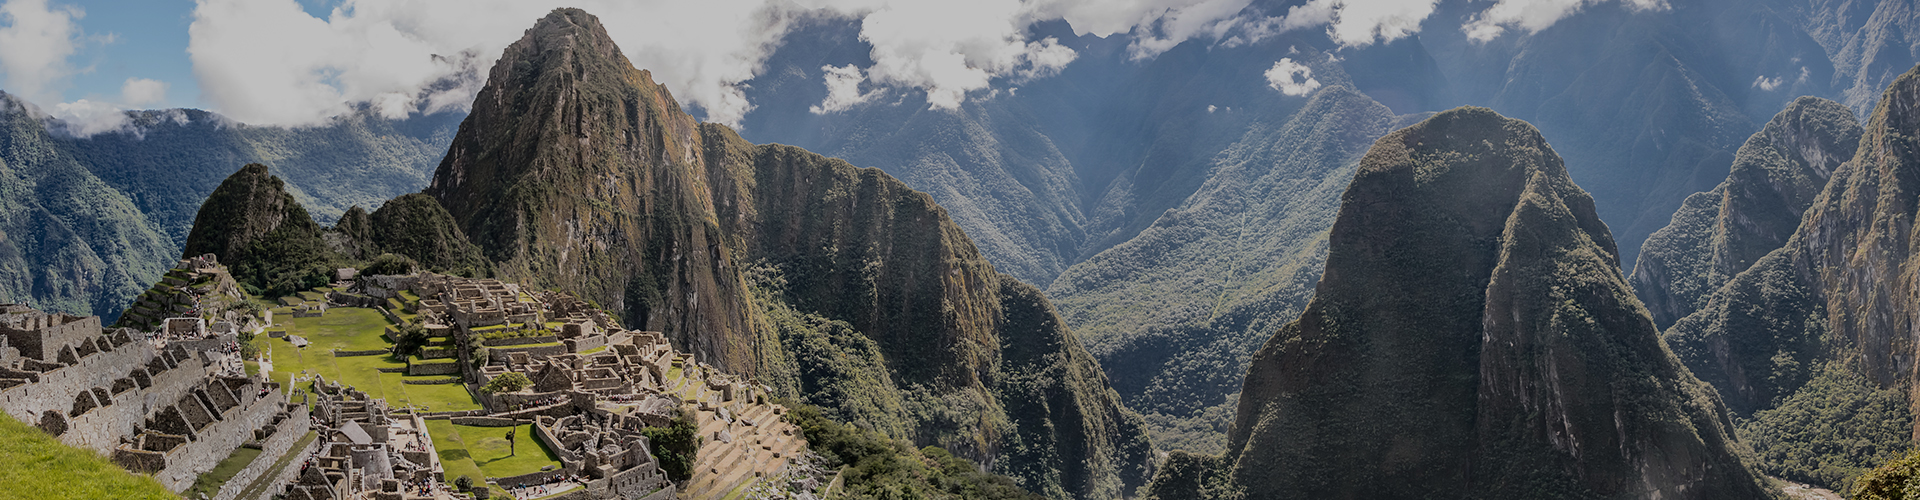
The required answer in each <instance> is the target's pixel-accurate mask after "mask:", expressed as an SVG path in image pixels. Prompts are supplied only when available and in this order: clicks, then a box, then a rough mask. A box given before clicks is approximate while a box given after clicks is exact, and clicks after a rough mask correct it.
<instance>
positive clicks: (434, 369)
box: [407, 358, 460, 375]
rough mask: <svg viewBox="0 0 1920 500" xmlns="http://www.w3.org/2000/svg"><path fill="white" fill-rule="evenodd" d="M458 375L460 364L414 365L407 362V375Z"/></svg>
mask: <svg viewBox="0 0 1920 500" xmlns="http://www.w3.org/2000/svg"><path fill="white" fill-rule="evenodd" d="M457 373H460V363H415V362H413V360H412V359H411V358H409V359H408V360H407V374H408V375H453V374H457Z"/></svg>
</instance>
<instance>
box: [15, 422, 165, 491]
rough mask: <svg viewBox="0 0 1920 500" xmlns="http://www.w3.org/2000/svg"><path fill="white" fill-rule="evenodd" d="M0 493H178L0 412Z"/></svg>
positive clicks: (149, 478)
mask: <svg viewBox="0 0 1920 500" xmlns="http://www.w3.org/2000/svg"><path fill="white" fill-rule="evenodd" d="M0 498H5V499H29V498H31V499H47V500H56V499H75V500H79V499H97V498H124V499H143V498H156V499H158V498H179V496H178V495H174V494H173V492H170V491H167V489H166V488H165V487H163V486H160V482H159V481H155V480H154V479H153V477H152V476H146V475H140V474H134V473H131V472H127V470H126V469H123V468H120V466H119V465H115V464H114V463H113V462H111V461H108V460H107V459H106V458H104V457H101V456H99V455H95V454H93V452H90V451H87V450H82V449H79V448H74V447H71V446H67V445H65V444H62V443H61V442H60V441H59V440H56V439H54V438H53V436H48V435H47V434H46V433H45V432H40V429H37V428H34V427H33V426H30V425H27V424H23V423H20V421H18V420H14V419H13V417H10V416H7V415H5V414H0Z"/></svg>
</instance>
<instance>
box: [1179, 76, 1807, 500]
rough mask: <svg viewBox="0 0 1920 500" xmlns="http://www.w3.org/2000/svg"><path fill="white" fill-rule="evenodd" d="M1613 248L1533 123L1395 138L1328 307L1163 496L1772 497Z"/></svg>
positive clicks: (1364, 181) (1310, 317) (1363, 178)
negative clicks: (1223, 450)
mask: <svg viewBox="0 0 1920 500" xmlns="http://www.w3.org/2000/svg"><path fill="white" fill-rule="evenodd" d="M1618 255H1619V253H1618V250H1617V249H1616V247H1615V244H1614V241H1613V238H1612V236H1611V235H1610V234H1609V233H1608V231H1607V227H1606V225H1605V224H1603V223H1601V222H1600V219H1599V218H1598V216H1597V215H1595V212H1594V206H1593V200H1592V198H1591V197H1589V196H1588V195H1587V194H1586V192H1584V191H1582V190H1581V189H1580V188H1579V187H1578V186H1575V185H1574V184H1573V182H1572V180H1571V179H1570V178H1569V177H1568V176H1567V173H1566V169H1565V167H1564V166H1563V165H1562V163H1561V160H1560V158H1559V156H1557V155H1555V154H1554V153H1553V151H1552V149H1551V148H1549V147H1548V146H1547V143H1546V141H1545V140H1544V139H1543V138H1542V137H1541V136H1540V134H1539V132H1538V131H1536V130H1534V129H1533V127H1532V126H1530V125H1527V124H1526V123H1525V122H1521V121H1518V120H1511V119H1506V118H1503V117H1501V116H1499V115H1497V114H1495V113H1493V112H1492V111H1490V110H1486V109H1482V108H1461V109H1456V110H1453V111H1448V112H1445V113H1441V114H1439V115H1436V116H1434V117H1433V118H1430V119H1428V120H1427V121H1424V122H1422V123H1420V124H1418V125H1415V126H1412V127H1409V128H1406V129H1402V130H1399V131H1396V132H1393V133H1391V134H1388V135H1387V136H1386V137H1385V138H1382V139H1380V140H1379V141H1378V142H1376V143H1375V144H1374V147H1373V148H1372V150H1370V151H1369V152H1368V153H1367V155H1366V156H1365V158H1364V159H1362V160H1361V164H1360V167H1359V170H1358V172H1357V173H1356V174H1355V176H1354V180H1353V183H1352V184H1351V186H1349V188H1348V190H1347V192H1346V194H1345V196H1344V197H1343V199H1342V206H1341V210H1340V214H1339V217H1338V219H1337V220H1336V222H1335V223H1334V226H1333V231H1332V234H1331V235H1330V236H1329V250H1328V256H1327V265H1326V271H1325V274H1324V277H1323V278H1322V279H1321V281H1320V285H1319V287H1318V288H1317V289H1316V291H1315V295H1314V298H1313V299H1312V300H1311V301H1310V302H1309V304H1308V306H1307V309H1306V311H1305V312H1304V313H1303V314H1302V315H1301V317H1300V319H1299V320H1297V321H1295V322H1293V323H1290V324H1288V325H1287V326H1285V327H1283V328H1282V329H1281V330H1280V331H1279V332H1278V333H1276V334H1275V335H1274V336H1273V338H1272V339H1270V340H1269V341H1268V342H1267V344H1266V345H1265V346H1263V347H1262V348H1261V349H1260V351H1259V352H1257V353H1256V354H1255V355H1254V359H1253V361H1252V365H1251V368H1250V369H1249V371H1248V375H1247V382H1246V386H1245V389H1244V392H1242V395H1241V403H1240V409H1239V415H1238V418H1237V419H1236V421H1235V423H1234V426H1233V428H1232V430H1231V431H1230V432H1229V435H1228V439H1229V442H1228V452H1227V454H1226V455H1225V456H1224V457H1223V458H1221V459H1218V460H1206V459H1195V458H1193V457H1179V458H1178V459H1177V460H1175V461H1174V462H1175V463H1170V464H1169V465H1168V467H1169V469H1170V470H1171V471H1173V472H1176V473H1177V474H1170V475H1168V477H1167V478H1166V479H1164V480H1156V483H1155V485H1156V486H1155V488H1154V493H1155V494H1156V495H1158V496H1161V497H1168V498H1180V497H1193V496H1226V495H1227V494H1244V495H1245V496H1246V498H1329V497H1331V498H1534V497H1552V498H1621V497H1627V498H1765V497H1767V496H1768V495H1769V493H1767V489H1766V488H1765V486H1764V484H1763V482H1762V481H1761V478H1760V477H1759V476H1758V475H1757V474H1755V473H1754V472H1753V471H1752V470H1751V469H1750V468H1749V467H1748V466H1747V465H1746V464H1745V463H1743V462H1742V461H1741V459H1740V458H1739V457H1738V455H1737V454H1736V453H1735V448H1736V447H1738V446H1739V445H1738V444H1737V443H1736V442H1734V441H1733V440H1732V439H1731V438H1730V437H1729V436H1730V432H1731V431H1730V430H1729V429H1730V427H1731V423H1730V422H1729V421H1728V417H1727V414H1726V412H1725V409H1724V408H1723V407H1722V406H1721V405H1720V403H1719V402H1718V398H1717V396H1716V395H1715V394H1714V392H1713V390H1712V389H1711V388H1710V387H1708V386H1706V384H1704V383H1701V382H1699V381H1698V380H1696V379H1694V378H1693V376H1692V375H1691V374H1690V373H1688V372H1687V370H1686V369H1685V368H1684V367H1682V366H1681V364H1680V363H1679V361H1678V360H1676V359H1674V357H1673V355H1672V354H1671V353H1669V352H1668V351H1667V350H1666V348H1665V347H1664V346H1663V345H1662V344H1661V343H1660V341H1659V338H1658V332H1657V330H1655V329H1654V327H1653V324H1652V321H1651V320H1649V319H1648V317H1647V315H1646V312H1645V310H1644V309H1643V308H1642V307H1641V306H1640V305H1639V303H1638V301H1637V300H1635V299H1634V297H1633V295H1632V293H1631V289H1630V288H1629V287H1628V286H1627V283H1626V280H1625V279H1624V277H1623V276H1622V275H1621V273H1620V270H1619V257H1618ZM1209 469H1212V470H1209ZM1209 478H1211V479H1209ZM1196 488H1200V489H1202V491H1203V492H1204V493H1203V494H1201V495H1195V494H1194V493H1195V491H1194V490H1195V489H1196Z"/></svg>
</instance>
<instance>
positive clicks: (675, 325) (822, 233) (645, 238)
mask: <svg viewBox="0 0 1920 500" xmlns="http://www.w3.org/2000/svg"><path fill="white" fill-rule="evenodd" d="M426 193H427V194H428V195H430V196H432V197H433V198H435V199H438V200H439V201H440V203H441V204H442V205H444V206H445V208H446V209H447V211H448V212H449V213H450V214H451V218H452V220H453V221H455V222H456V223H457V225H458V226H459V228H460V229H461V230H462V231H464V232H465V234H466V235H467V236H468V237H470V238H472V239H473V241H474V242H475V243H476V244H477V245H478V246H479V247H480V248H481V249H482V250H483V252H484V254H485V256H486V257H487V258H488V259H489V260H491V261H493V262H494V263H495V264H496V266H497V271H498V272H499V273H500V274H502V275H503V276H505V277H508V278H510V279H514V280H518V281H524V282H529V283H534V284H537V285H538V286H543V287H551V288H555V289H560V290H567V291H571V292H574V293H578V294H580V295H581V296H583V297H585V298H588V299H590V300H593V301H595V302H598V303H599V304H602V305H605V306H608V308H609V309H612V310H616V311H619V312H621V314H622V315H623V316H624V318H625V320H626V321H627V322H628V323H629V325H630V326H632V327H634V328H642V329H648V330H658V331H663V332H666V333H667V335H668V336H669V337H670V338H672V339H673V340H674V341H675V342H676V343H677V344H679V345H680V346H682V347H683V349H685V350H687V351H689V352H693V353H695V354H696V355H697V356H698V359H699V360H701V361H703V362H708V363H712V364H715V365H718V366H720V367H722V368H724V369H726V370H729V371H733V372H736V373H745V374H751V375H752V376H754V377H755V378H756V379H758V380H761V381H764V382H766V383H768V384H770V385H773V386H774V387H776V389H777V390H780V391H782V392H785V393H788V394H790V395H798V394H800V393H802V392H803V388H802V387H801V385H802V379H803V378H805V379H806V380H808V381H809V382H807V383H808V384H809V385H810V387H811V386H818V385H820V384H819V381H818V380H817V377H815V375H817V373H818V371H817V370H816V368H817V367H814V366H810V365H808V363H809V362H810V361H809V360H807V359H798V358H796V357H795V356H794V355H793V354H792V353H790V352H788V351H787V349H786V348H785V347H784V346H783V342H782V340H783V339H782V336H783V335H786V334H787V331H786V330H782V329H780V328H776V327H775V326H774V325H773V320H772V319H770V318H769V316H768V314H769V312H768V311H771V310H781V309H782V308H789V307H790V309H792V310H797V312H798V313H802V314H813V315H817V316H816V317H817V318H819V319H820V320H821V321H823V322H835V323H834V324H839V325H845V326H846V327H848V328H850V329H852V330H855V331H857V332H858V333H859V334H861V335H864V336H865V337H867V339H868V340H870V341H871V342H872V345H873V346H874V349H871V350H872V351H877V352H878V355H871V356H870V357H871V359H874V360H875V362H876V363H880V364H883V365H884V367H885V368H886V373H885V374H884V377H883V378H885V379H886V380H878V381H875V380H866V381H853V382H857V383H856V384H855V385H856V386H857V387H860V388H861V390H862V391H863V392H864V394H862V396H871V398H869V399H870V400H881V401H891V402H892V403H887V404H882V405H881V406H890V405H891V406H892V407H898V405H901V404H903V403H901V402H902V401H904V402H905V403H904V405H905V406H906V407H907V408H908V410H909V411H907V415H899V416H894V417H893V418H896V419H899V420H901V421H904V425H903V426H901V427H902V428H903V429H904V432H903V433H904V434H905V435H903V436H900V437H907V438H912V439H913V440H914V441H915V442H918V443H922V444H939V445H942V446H945V447H948V448H949V449H952V450H954V451H955V452H956V453H957V454H960V455H962V456H967V457H970V458H973V459H975V460H978V461H980V462H981V463H986V464H991V465H992V468H993V470H994V471H995V472H1001V473H1005V474H1008V475H1011V476H1014V477H1015V478H1016V479H1018V480H1020V481H1022V486H1024V487H1026V488H1027V489H1030V490H1033V491H1036V492H1041V493H1044V494H1047V495H1049V496H1052V497H1056V498H1069V497H1071V498H1109V497H1117V496H1120V495H1121V494H1123V493H1124V492H1127V491H1131V490H1132V489H1133V488H1135V487H1137V486H1138V485H1140V484H1142V483H1144V482H1145V479H1146V477H1147V475H1148V474H1149V467H1150V465H1149V462H1150V460H1151V450H1150V446H1149V445H1148V444H1147V442H1146V439H1145V437H1144V434H1143V433H1142V430H1141V424H1140V423H1139V419H1138V417H1136V416H1134V415H1132V414H1131V413H1130V412H1128V411H1126V410H1125V409H1124V407H1122V406H1121V405H1120V404H1119V402H1118V397H1117V396H1116V395H1115V394H1114V393H1113V391H1112V389H1111V388H1110V387H1109V386H1108V384H1107V382H1106V379H1105V377H1104V376H1102V375H1101V373H1100V370H1099V368H1098V364H1097V363H1096V362H1095V361H1093V359H1092V358H1091V357H1090V356H1088V355H1087V353H1086V352H1085V350H1084V349H1083V348H1082V347H1080V345H1079V344H1078V343H1077V341H1075V339H1074V338H1073V337H1072V335H1071V333H1070V332H1068V331H1067V329H1066V328H1065V327H1064V326H1063V325H1062V324H1061V322H1060V321H1059V319H1058V317H1057V316H1055V315H1054V313H1053V310H1052V307H1051V306H1050V305H1048V304H1047V303H1046V301H1045V300H1044V298H1042V297H1041V296H1040V294H1039V293H1038V292H1037V291H1036V290H1034V289H1033V288H1032V287H1029V286H1026V285H1024V284H1019V283H1018V282H1010V280H1009V279H1008V278H1006V277H1005V276H1003V275H1001V274H999V273H998V272H996V271H995V270H994V268H993V266H991V265H990V264H988V263H987V261H986V260H985V259H984V258H982V257H981V255H980V252H979V250H978V249H977V248H976V247H975V246H974V244H973V243H972V241H971V240H969V239H968V237H967V236H966V235H965V234H964V233H963V232H961V231H960V229H959V227H958V226H956V225H955V224H954V223H953V221H952V220H951V219H950V218H949V217H948V214H947V212H946V211H945V210H944V209H942V208H940V207H939V206H938V205H936V204H935V203H934V202H933V200H932V198H931V197H929V196H927V195H926V194H925V193H921V192H917V191H913V190H911V189H908V188H907V187H906V186H905V185H904V184H901V183H900V182H899V181H898V180H896V179H894V178H892V177H889V176H888V175H886V174H885V173H882V172H881V171H879V170H877V169H872V168H867V169H861V168H855V167H853V166H852V165H849V164H847V163H846V162H844V161H840V160H836V159H831V158H826V157H822V156H820V155H816V154H813V153H809V152H807V151H805V150H801V149H798V148H793V147H788V146H779V145H759V146H756V145H753V144H751V143H748V142H746V141H745V140H743V139H741V138H739V136H738V135H736V134H735V133H734V132H733V131H732V130H729V129H727V128H726V127H724V126H719V125H713V124H704V125H703V124H698V123H696V122H695V121H694V120H693V119H692V118H691V117H689V116H688V115H686V114H685V113H683V112H681V111H680V109H679V107H678V105H677V104H675V101H674V100H673V98H672V97H671V96H670V95H669V94H668V93H667V91H666V89H665V88H664V87H661V86H659V85H656V84H654V83H653V82H652V81H651V77H650V76H649V75H648V74H647V73H646V72H645V71H640V70H637V69H634V68H633V67H632V65H631V63H629V62H628V61H627V59H626V58H625V57H624V56H622V55H621V54H620V52H619V49H618V48H616V47H614V45H613V42H612V41H611V40H610V39H609V38H608V37H607V35H606V33H605V30H604V29H603V28H602V27H601V26H600V24H599V22H598V20H597V19H595V18H594V17H593V16H591V15H588V14H586V13H585V12H582V11H579V10H577V9H561V10H556V11H554V12H553V13H552V14H550V15H548V16H547V17H546V18H544V19H542V20H541V21H540V22H539V23H538V24H537V25H535V26H534V28H533V29H531V30H528V31H527V34H526V36H525V37H524V38H522V39H521V40H520V41H519V42H516V43H514V44H513V45H512V46H510V47H508V48H507V50H506V53H505V55H504V56H503V57H502V58H501V59H500V61H499V63H498V64H497V65H496V66H494V68H493V70H492V72H491V74H490V77H489V80H488V83H487V85H486V87H485V88H484V89H482V91H481V92H480V94H479V97H478V98H477V100H476V101H475V103H474V108H473V112H472V114H471V115H469V117H468V119H467V121H466V122H465V123H463V124H462V125H461V127H460V132H459V133H458V134H457V135H456V137H455V138H454V141H453V145H452V147H451V149H450V150H449V151H448V154H447V157H446V159H445V160H444V161H443V162H442V164H441V166H440V169H439V171H437V172H436V173H435V175H434V181H433V184H432V186H430V187H429V188H428V189H427V192H426ZM396 201H398V200H396ZM383 210H384V207H383ZM374 219H375V221H374V223H375V225H376V226H379V225H380V214H379V213H375V215H374ZM415 257H416V258H420V257H419V256H415ZM749 267H752V268H755V269H771V270H772V271H768V272H769V273H772V274H778V275H780V276H782V277H783V278H782V283H781V285H780V286H779V287H778V289H777V290H774V289H772V287H767V288H768V290H766V291H755V290H754V289H751V286H750V285H749V281H748V278H747V275H746V271H747V268H749ZM757 300H763V301H767V302H768V303H756V301H757ZM789 304H790V306H789ZM862 352H867V351H862ZM869 354H870V353H869ZM803 372H804V373H806V374H807V377H803V376H802V373H803ZM862 373H865V372H862ZM806 392H810V391H806ZM876 393H877V394H876ZM852 398H853V397H852V396H851V395H849V396H848V399H852ZM814 403H815V404H820V405H822V406H825V407H827V408H828V409H829V410H830V411H832V410H836V409H842V408H841V405H843V404H851V403H849V402H847V401H814ZM886 427H888V426H881V428H886Z"/></svg>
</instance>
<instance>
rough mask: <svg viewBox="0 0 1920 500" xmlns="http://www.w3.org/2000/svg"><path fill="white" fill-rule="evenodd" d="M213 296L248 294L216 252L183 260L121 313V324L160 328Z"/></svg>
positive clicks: (233, 297)
mask: <svg viewBox="0 0 1920 500" xmlns="http://www.w3.org/2000/svg"><path fill="white" fill-rule="evenodd" d="M210 296H222V297H229V298H232V299H235V300H244V298H245V297H246V295H245V294H244V293H242V292H241V291H240V284H239V282H236V281H234V280H233V276H232V275H231V274H229V273H228V272H227V269H226V268H225V267H223V266H221V265H220V262H219V260H217V259H216V258H215V257H214V256H213V254H206V255H201V256H198V257H193V258H189V259H180V262H179V263H178V264H175V265H174V267H173V269H171V270H168V271H167V274H166V275H164V276H161V277H160V282H159V283H155V284H154V286H153V288H151V289H148V290H147V291H146V292H144V293H141V294H140V296H139V297H137V298H135V299H134V301H133V305H131V306H128V307H127V310H126V312H124V313H122V314H121V315H120V321H119V322H118V323H117V324H118V325H119V326H126V327H132V328H139V329H141V330H147V331H151V330H156V329H159V328H160V327H161V326H162V325H161V322H162V321H164V320H166V319H167V318H173V317H180V316H183V315H186V314H187V313H188V312H189V311H193V310H195V309H196V308H198V307H199V306H200V302H201V300H202V298H205V297H210Z"/></svg>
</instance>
